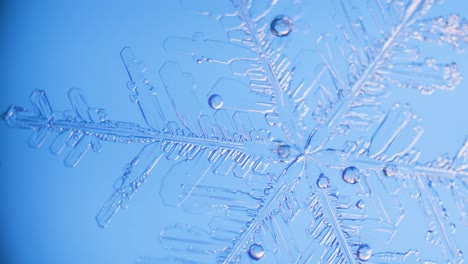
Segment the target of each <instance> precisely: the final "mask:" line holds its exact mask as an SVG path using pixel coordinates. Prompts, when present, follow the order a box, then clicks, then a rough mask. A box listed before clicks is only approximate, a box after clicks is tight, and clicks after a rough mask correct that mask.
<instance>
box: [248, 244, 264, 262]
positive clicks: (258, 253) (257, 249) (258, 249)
mask: <svg viewBox="0 0 468 264" xmlns="http://www.w3.org/2000/svg"><path fill="white" fill-rule="evenodd" d="M249 256H250V257H251V258H252V259H255V260H260V259H262V258H263V256H265V250H263V247H262V245H259V244H252V245H251V246H250V248H249Z"/></svg>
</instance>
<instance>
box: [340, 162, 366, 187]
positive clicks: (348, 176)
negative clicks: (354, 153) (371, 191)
mask: <svg viewBox="0 0 468 264" xmlns="http://www.w3.org/2000/svg"><path fill="white" fill-rule="evenodd" d="M360 175H361V173H360V172H359V169H358V168H356V167H354V166H350V167H347V168H346V169H344V170H343V172H342V173H341V176H342V177H343V180H344V181H345V182H346V183H349V184H356V183H358V182H359V177H360Z"/></svg>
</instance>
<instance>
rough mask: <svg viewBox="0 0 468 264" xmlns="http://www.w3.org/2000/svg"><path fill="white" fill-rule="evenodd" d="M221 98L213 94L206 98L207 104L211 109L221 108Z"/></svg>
mask: <svg viewBox="0 0 468 264" xmlns="http://www.w3.org/2000/svg"><path fill="white" fill-rule="evenodd" d="M223 103H224V102H223V98H222V97H221V95H219V94H213V95H211V96H210V98H208V104H209V105H210V107H211V108H213V109H215V110H218V109H220V108H221V107H223Z"/></svg>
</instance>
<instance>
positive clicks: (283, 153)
mask: <svg viewBox="0 0 468 264" xmlns="http://www.w3.org/2000/svg"><path fill="white" fill-rule="evenodd" d="M276 153H277V154H278V156H279V157H280V158H282V159H286V158H287V157H289V155H290V154H291V146H289V145H286V144H279V145H278V148H277V149H276Z"/></svg>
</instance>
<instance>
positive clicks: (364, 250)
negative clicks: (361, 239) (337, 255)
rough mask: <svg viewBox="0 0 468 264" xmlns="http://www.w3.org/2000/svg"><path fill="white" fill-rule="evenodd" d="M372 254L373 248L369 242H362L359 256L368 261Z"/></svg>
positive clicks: (360, 258) (358, 251)
mask: <svg viewBox="0 0 468 264" xmlns="http://www.w3.org/2000/svg"><path fill="white" fill-rule="evenodd" d="M371 256H372V248H371V247H370V246H369V245H367V244H362V245H360V246H359V248H358V250H357V257H358V259H359V260H362V261H368V260H369V259H370V257H371Z"/></svg>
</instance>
